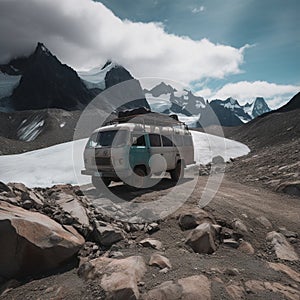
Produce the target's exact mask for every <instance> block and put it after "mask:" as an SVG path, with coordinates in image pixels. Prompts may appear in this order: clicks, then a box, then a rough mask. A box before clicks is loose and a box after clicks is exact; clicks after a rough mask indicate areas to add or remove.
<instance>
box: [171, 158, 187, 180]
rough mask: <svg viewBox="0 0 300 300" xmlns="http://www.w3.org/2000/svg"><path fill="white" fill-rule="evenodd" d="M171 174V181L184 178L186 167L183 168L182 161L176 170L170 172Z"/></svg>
mask: <svg viewBox="0 0 300 300" xmlns="http://www.w3.org/2000/svg"><path fill="white" fill-rule="evenodd" d="M170 174H171V179H172V180H173V181H178V180H179V179H181V178H183V177H184V167H183V164H182V163H181V161H179V162H178V163H177V164H176V167H175V169H174V170H171V171H170Z"/></svg>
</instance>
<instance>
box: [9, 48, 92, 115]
mask: <svg viewBox="0 0 300 300" xmlns="http://www.w3.org/2000/svg"><path fill="white" fill-rule="evenodd" d="M94 95H95V94H94V93H92V92H91V91H90V90H88V89H87V88H86V86H85V85H84V84H83V82H82V81H81V79H80V78H79V77H78V75H77V73H76V72H75V71H74V70H73V69H72V68H70V67H69V66H67V65H63V64H62V63H61V62H60V61H59V60H58V59H57V58H56V57H55V56H54V55H52V54H51V52H50V51H49V50H48V49H47V48H46V47H45V46H44V45H43V44H41V43H38V45H37V47H36V49H35V51H34V53H33V54H32V55H30V56H29V57H28V61H27V63H26V66H25V68H24V70H23V75H22V78H21V80H20V84H19V85H18V86H17V87H16V88H15V90H14V91H13V94H12V97H11V99H12V105H13V107H14V108H15V109H16V110H28V109H44V108H61V109H66V110H72V109H73V110H74V109H79V108H82V107H84V106H85V105H87V104H88V102H89V101H90V100H91V99H92V98H93V96H94Z"/></svg>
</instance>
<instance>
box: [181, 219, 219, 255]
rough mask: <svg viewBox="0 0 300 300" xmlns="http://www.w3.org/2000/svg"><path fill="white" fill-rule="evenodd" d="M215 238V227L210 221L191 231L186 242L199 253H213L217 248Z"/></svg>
mask: <svg viewBox="0 0 300 300" xmlns="http://www.w3.org/2000/svg"><path fill="white" fill-rule="evenodd" d="M215 239H216V230H215V228H214V227H213V226H212V225H211V224H210V223H203V224H201V225H199V226H197V227H196V228H195V229H194V230H193V231H191V232H190V234H189V235H188V237H187V239H186V244H187V245H189V246H190V247H191V248H192V249H193V250H194V251H195V252H197V253H207V254H211V253H213V252H215V251H216V249H217V246H216V243H215Z"/></svg>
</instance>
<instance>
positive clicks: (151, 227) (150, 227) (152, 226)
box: [146, 222, 159, 234]
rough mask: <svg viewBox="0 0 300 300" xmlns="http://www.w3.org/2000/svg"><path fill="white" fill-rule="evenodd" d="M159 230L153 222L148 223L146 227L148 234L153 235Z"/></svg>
mask: <svg viewBox="0 0 300 300" xmlns="http://www.w3.org/2000/svg"><path fill="white" fill-rule="evenodd" d="M158 230H159V225H158V224H157V223H155V222H152V223H150V224H149V225H148V226H147V227H146V232H148V233H150V234H151V233H154V232H156V231H158Z"/></svg>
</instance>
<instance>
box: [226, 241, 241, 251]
mask: <svg viewBox="0 0 300 300" xmlns="http://www.w3.org/2000/svg"><path fill="white" fill-rule="evenodd" d="M223 244H224V245H225V246H228V247H231V248H235V249H237V248H238V247H239V243H238V242H237V241H236V240H234V239H224V240H223Z"/></svg>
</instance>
